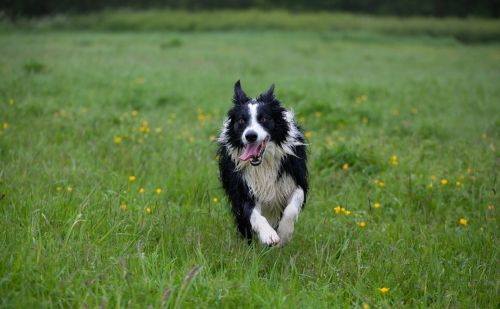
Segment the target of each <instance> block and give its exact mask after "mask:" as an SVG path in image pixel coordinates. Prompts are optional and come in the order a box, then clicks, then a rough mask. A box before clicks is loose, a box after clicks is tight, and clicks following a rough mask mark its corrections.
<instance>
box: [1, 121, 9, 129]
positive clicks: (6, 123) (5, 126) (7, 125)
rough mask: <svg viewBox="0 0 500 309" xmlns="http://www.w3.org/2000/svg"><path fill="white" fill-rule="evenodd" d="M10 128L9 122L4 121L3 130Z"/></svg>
mask: <svg viewBox="0 0 500 309" xmlns="http://www.w3.org/2000/svg"><path fill="white" fill-rule="evenodd" d="M8 127H9V123H8V122H7V121H4V122H3V123H2V129H7V128H8Z"/></svg>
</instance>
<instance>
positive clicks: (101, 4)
mask: <svg viewBox="0 0 500 309" xmlns="http://www.w3.org/2000/svg"><path fill="white" fill-rule="evenodd" d="M499 7H500V6H499V1H498V0H398V1H391V0H377V1H370V0H276V1H275V0H240V1H233V0H209V1H201V0H144V1H136V0H120V1H117V0H83V1H65V0H4V1H2V4H0V9H2V10H4V11H5V12H6V13H7V14H8V15H9V16H12V17H19V16H44V15H51V14H59V13H89V12H95V11H99V10H103V9H116V8H129V9H158V8H168V9H182V10H215V9H217V10H219V9H238V10H239V9H255V8H257V9H287V10H292V11H296V12H302V11H343V12H354V13H370V14H377V15H397V16H414V15H419V16H436V17H441V16H460V17H467V16H484V17H498V16H499V14H500V10H499Z"/></svg>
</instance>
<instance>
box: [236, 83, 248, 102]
mask: <svg viewBox="0 0 500 309" xmlns="http://www.w3.org/2000/svg"><path fill="white" fill-rule="evenodd" d="M248 101H250V98H249V97H248V96H247V95H246V93H245V92H244V91H243V89H241V83H240V80H238V81H237V82H236V83H235V84H234V97H233V103H234V104H243V103H246V102H248Z"/></svg>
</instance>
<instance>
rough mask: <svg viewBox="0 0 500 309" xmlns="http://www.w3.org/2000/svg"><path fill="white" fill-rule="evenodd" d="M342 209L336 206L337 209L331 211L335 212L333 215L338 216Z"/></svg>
mask: <svg viewBox="0 0 500 309" xmlns="http://www.w3.org/2000/svg"><path fill="white" fill-rule="evenodd" d="M342 209H343V208H342V207H340V205H337V207H335V208H334V209H333V210H335V214H336V215H338V214H339V213H340V212H341V211H342Z"/></svg>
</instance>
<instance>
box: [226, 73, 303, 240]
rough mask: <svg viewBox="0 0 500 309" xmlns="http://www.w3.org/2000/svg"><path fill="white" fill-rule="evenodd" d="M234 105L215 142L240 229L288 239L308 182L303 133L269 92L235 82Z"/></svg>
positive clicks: (264, 237)
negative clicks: (252, 94)
mask: <svg viewBox="0 0 500 309" xmlns="http://www.w3.org/2000/svg"><path fill="white" fill-rule="evenodd" d="M233 103H234V105H233V107H232V108H231V109H230V110H229V112H228V114H227V119H226V120H225V121H224V125H223V128H222V132H221V134H220V136H219V138H218V143H219V151H218V154H219V170H220V179H221V182H222V185H223V187H224V190H225V192H226V194H227V196H228V198H229V200H230V202H231V204H232V210H233V214H234V216H235V218H236V224H237V226H238V230H239V232H240V233H241V234H242V235H243V236H244V237H246V238H248V239H251V238H252V236H253V235H256V237H257V238H258V239H259V240H260V242H261V243H263V244H265V245H279V246H284V245H285V244H287V243H288V242H289V241H290V239H291V237H292V234H293V230H294V224H295V221H296V220H297V218H298V215H299V213H300V211H301V210H302V207H303V206H304V203H305V199H306V195H307V189H308V183H307V166H306V160H307V157H306V147H305V137H304V134H303V132H302V130H301V129H300V127H299V126H298V125H297V124H295V122H294V119H293V117H294V116H293V113H292V112H291V111H288V110H286V109H285V108H283V107H282V106H281V104H280V102H279V101H278V100H277V99H276V98H275V96H274V85H272V86H271V88H270V89H269V90H268V91H266V92H265V93H263V94H261V95H260V96H259V97H257V98H256V99H252V98H249V97H247V95H246V94H245V92H244V91H243V90H242V89H241V85H240V81H237V82H236V84H235V85H234V97H233Z"/></svg>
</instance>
